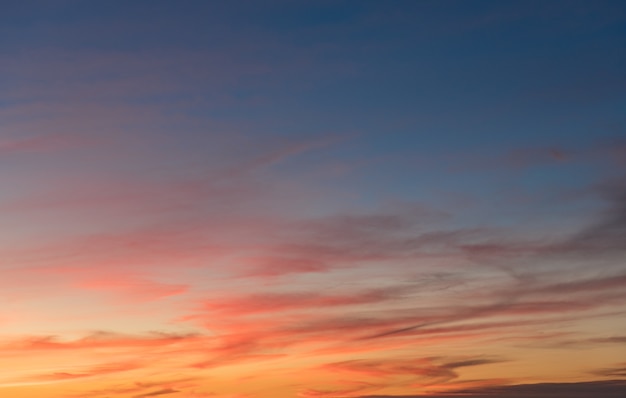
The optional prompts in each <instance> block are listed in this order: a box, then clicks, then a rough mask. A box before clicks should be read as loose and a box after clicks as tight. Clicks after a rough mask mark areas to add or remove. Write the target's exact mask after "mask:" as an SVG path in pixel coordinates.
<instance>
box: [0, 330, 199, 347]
mask: <svg viewBox="0 0 626 398" xmlns="http://www.w3.org/2000/svg"><path fill="white" fill-rule="evenodd" d="M199 339H202V337H201V336H198V335H196V334H173V333H157V332H154V333H150V334H146V335H125V334H118V333H111V332H96V333H92V334H89V335H86V336H84V337H82V338H79V339H74V340H64V339H62V338H60V337H59V336H34V337H24V338H22V339H18V340H9V341H4V342H2V344H1V345H0V349H2V350H3V351H7V352H9V351H11V352H20V351H23V352H29V351H58V350H89V349H92V348H128V349H133V348H137V349H140V348H142V347H147V348H150V347H166V346H174V345H180V344H184V343H187V342H196V341H198V340H199Z"/></svg>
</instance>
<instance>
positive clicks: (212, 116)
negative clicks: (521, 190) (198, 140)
mask: <svg viewBox="0 0 626 398" xmlns="http://www.w3.org/2000/svg"><path fill="white" fill-rule="evenodd" d="M625 15H626V6H625V5H624V2H622V1H483V0H479V1H457V0H454V1H450V0H444V1H394V2H385V1H283V0H275V1H263V2H260V1H237V2H222V1H201V0H198V1H193V0H185V1H156V0H149V1H148V0H139V1H84V0H83V1H80V0H58V1H8V2H4V4H3V13H2V16H1V17H0V18H1V22H2V23H1V31H0V37H1V38H2V39H0V40H1V42H0V51H1V54H2V56H3V58H5V59H7V60H10V59H12V58H15V59H17V60H18V61H17V66H16V63H14V64H13V69H11V70H10V71H9V72H6V73H3V75H4V76H5V79H6V80H5V81H4V82H2V85H3V86H5V85H9V86H11V85H12V84H13V85H14V84H21V83H24V81H26V80H28V79H30V82H31V84H44V83H45V78H44V77H41V78H40V79H37V77H36V76H37V75H36V74H35V75H34V76H33V75H32V74H31V75H29V76H28V77H27V79H23V80H20V79H22V78H23V76H22V77H17V78H16V77H15V74H16V73H17V75H19V73H20V72H19V69H20V68H22V67H24V66H25V65H30V64H36V63H40V62H41V61H37V60H36V59H37V58H35V56H34V55H32V54H37V53H41V52H43V53H45V52H48V53H51V54H57V56H55V57H56V58H55V59H59V58H63V57H64V56H67V54H72V56H74V55H76V54H116V55H119V54H132V55H133V56H136V57H139V58H141V57H143V56H145V57H146V58H149V57H153V58H154V59H159V60H163V59H168V58H171V59H172V65H169V66H167V68H169V69H167V71H165V72H163V71H162V70H159V68H165V67H162V66H159V65H155V66H154V67H153V68H154V69H153V70H151V69H150V66H148V69H147V70H146V71H145V73H146V74H149V73H151V72H154V73H156V74H159V76H160V77H159V78H158V79H160V81H161V82H164V81H167V80H172V81H173V80H176V81H177V83H180V81H183V82H184V84H186V85H187V87H188V89H187V90H184V89H182V90H178V91H176V90H174V91H171V90H170V91H167V90H165V91H163V92H161V93H158V94H154V93H150V94H149V95H141V94H138V95H137V96H136V97H134V98H125V101H127V102H128V103H133V104H137V103H155V104H164V103H165V104H167V103H170V102H175V101H180V100H185V99H192V98H193V99H198V98H200V99H201V100H202V101H204V102H202V101H198V102H196V103H193V104H188V105H186V106H185V107H183V108H182V109H180V112H182V113H185V114H187V115H188V116H190V117H193V118H196V119H204V120H210V123H212V124H214V125H215V124H218V125H219V126H221V128H222V129H223V130H237V131H240V132H245V133H246V134H250V135H251V136H257V137H260V138H259V139H263V138H261V137H264V136H266V135H268V134H269V135H271V136H274V135H278V136H289V137H296V136H306V137H311V136H313V137H315V136H318V135H321V136H324V135H329V134H331V135H332V134H338V135H346V136H349V137H358V138H353V139H352V142H351V144H350V145H346V146H341V147H338V148H335V149H331V151H336V153H335V155H336V156H337V157H339V158H342V159H353V158H357V159H364V158H370V159H385V160H380V161H378V162H377V166H376V167H375V170H372V171H371V173H369V174H367V175H369V176H371V178H374V179H378V181H379V182H380V183H381V184H383V185H384V184H385V181H387V182H386V184H387V185H390V184H391V185H394V184H395V183H397V187H396V188H397V189H398V190H399V191H402V190H403V189H405V188H406V187H407V186H408V185H411V184H410V183H409V182H408V181H409V180H410V178H411V175H412V174H413V173H414V172H413V171H412V170H411V167H412V166H411V165H413V164H414V163H415V162H414V161H415V160H416V159H418V161H416V162H417V163H419V164H420V165H421V166H423V165H424V164H426V166H427V167H429V168H433V169H434V170H438V168H442V167H443V168H447V169H450V168H451V169H464V168H467V164H466V163H468V162H469V163H474V159H473V158H474V157H479V158H480V157H483V156H487V157H490V156H491V157H492V158H497V159H500V158H507V157H509V155H510V154H511V153H516V151H522V152H524V151H529V152H530V153H531V155H532V154H533V153H534V152H533V151H542V150H545V151H554V150H558V151H560V152H559V153H561V152H562V153H568V154H569V153H571V152H575V153H577V152H580V151H584V150H586V149H588V148H591V147H596V146H598V147H602V146H607V145H609V146H610V145H611V142H613V141H614V140H615V139H619V137H623V136H624V125H625V123H626V120H625V115H626V112H624V110H625V109H626V101H625V96H624V93H625V91H626V90H625V88H626V87H625V86H626V79H625V74H624V70H626V56H625V52H624V48H625V44H626V42H625V41H626V39H625V38H626V24H624V18H625ZM181 53H184V54H197V55H198V57H199V58H197V59H196V61H189V60H188V59H184V58H183V59H181V60H180V63H179V64H176V58H177V57H179V56H180V54H181ZM59 54H61V55H59ZM62 54H66V55H62ZM203 56H204V58H203ZM53 58H54V57H53ZM68 62H69V61H68ZM96 64H97V62H96ZM148 65H150V62H148ZM215 65H217V66H215ZM92 66H93V65H92ZM31 67H32V65H31ZM41 67H44V66H43V65H41ZM44 68H45V67H44ZM78 68H79V69H80V68H81V67H80V66H78ZM212 68H216V70H217V71H216V72H215V73H213V72H207V76H209V75H210V76H209V77H207V78H206V79H205V78H203V77H198V73H199V72H198V70H202V69H206V70H207V71H209V70H211V69H212ZM96 69H98V68H96ZM16 70H18V71H17V72H16ZM189 70H191V72H189ZM132 73H138V72H137V70H135V71H133V72H132ZM132 73H130V74H132ZM139 73H143V72H141V71H140V72H139ZM125 74H128V73H127V72H126V71H125V69H124V67H123V66H121V67H119V68H118V67H116V65H115V64H113V65H111V66H110V67H109V68H108V69H107V67H106V66H101V67H100V68H99V69H98V70H97V71H96V72H94V73H91V74H90V73H87V72H85V75H86V76H84V77H81V79H83V80H81V81H82V82H83V83H86V84H89V83H90V82H92V81H93V82H97V81H98V80H101V79H106V78H111V77H114V78H124V76H125ZM200 75H201V73H200ZM12 76H13V77H12ZM211 76H212V77H211ZM16 82H18V83H16ZM37 82H38V83H37ZM60 90H61V91H62V90H64V89H63V88H61V89H60ZM67 90H71V89H69V88H68V89H67ZM4 101H5V102H6V101H8V102H10V101H11V99H4ZM207 104H209V105H207ZM164 129H166V128H165V127H164ZM204 129H205V127H203V126H202V125H201V124H197V125H195V127H190V126H185V132H184V133H180V132H179V134H178V138H177V139H176V142H177V144H176V145H181V146H183V147H184V146H186V145H187V146H189V147H194V146H195V145H196V144H195V141H194V140H195V139H194V136H195V135H198V134H200V135H202V134H203V131H204ZM165 134H168V133H167V131H166V132H165ZM520 156H522V157H523V155H520ZM542 156H543V155H542ZM433 157H435V158H436V159H437V160H433V159H432V158H433ZM531 157H532V156H531ZM390 158H393V159H394V162H399V164H397V163H394V165H393V166H390V168H389V170H386V169H385V167H386V166H385V164H388V160H389V159H390ZM465 158H472V159H465ZM450 159H456V160H459V159H460V160H462V161H461V162H460V164H451V163H450ZM491 161H492V162H493V161H494V160H493V159H491ZM515 161H516V160H515V159H514V160H513V162H515ZM520 161H521V162H524V160H520ZM433 162H434V164H433ZM489 162H490V161H486V164H490V163H489ZM381 163H382V165H381ZM452 163H454V162H452ZM478 163H481V164H482V163H483V161H482V160H481V161H480V162H478ZM492 166H493V164H491V166H488V167H486V168H489V167H492ZM294 167H296V166H295V165H294ZM480 168H481V169H482V171H485V170H484V169H485V166H484V165H483V166H481V167H480ZM492 168H493V167H492ZM496 168H497V167H496ZM430 171H432V170H430ZM376 173H381V174H380V175H379V176H377V175H376ZM403 173H406V174H407V175H404V176H403ZM588 173H589V170H587V174H588ZM587 174H585V172H583V171H582V170H581V171H580V173H579V174H576V175H575V176H574V177H572V174H571V173H562V172H561V173H557V174H555V175H554V176H552V177H550V172H549V171H548V172H546V173H542V175H541V176H540V177H538V178H533V179H532V182H530V183H529V184H530V185H531V186H532V185H533V184H535V185H537V184H538V185H537V186H540V185H541V184H550V183H551V181H552V180H553V179H557V180H560V181H567V180H568V179H574V180H577V181H578V180H581V179H582V180H585V178H589V179H590V180H591V179H592V178H591V177H588V176H587ZM390 175H394V176H396V177H398V178H397V179H395V180H394V181H395V182H391V181H390V180H392V179H390V178H389V176H390ZM585 176H587V177H585ZM400 177H401V178H400ZM420 178H424V180H423V181H425V182H427V181H428V179H429V178H431V179H434V180H439V179H440V175H439V174H437V173H435V174H431V175H430V177H426V176H421V177H420ZM459 183H460V182H459V181H456V182H454V184H459ZM385 189H391V190H393V189H395V188H392V187H390V186H386V188H385ZM481 189H482V188H481Z"/></svg>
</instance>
